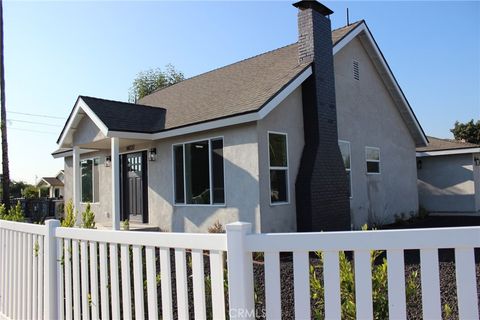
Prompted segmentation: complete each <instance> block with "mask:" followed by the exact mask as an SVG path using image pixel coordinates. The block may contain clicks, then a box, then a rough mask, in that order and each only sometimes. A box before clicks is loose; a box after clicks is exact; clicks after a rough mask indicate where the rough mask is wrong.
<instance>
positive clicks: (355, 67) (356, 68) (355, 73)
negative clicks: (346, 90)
mask: <svg viewBox="0 0 480 320" xmlns="http://www.w3.org/2000/svg"><path fill="white" fill-rule="evenodd" d="M353 78H354V79H355V80H360V70H359V64H358V61H357V60H353Z"/></svg>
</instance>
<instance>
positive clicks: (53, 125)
mask: <svg viewBox="0 0 480 320" xmlns="http://www.w3.org/2000/svg"><path fill="white" fill-rule="evenodd" d="M8 121H14V122H22V123H30V124H39V125H42V126H50V127H57V128H59V127H61V126H60V125H57V124H52V123H45V122H35V121H27V120H17V119H7V122H8Z"/></svg>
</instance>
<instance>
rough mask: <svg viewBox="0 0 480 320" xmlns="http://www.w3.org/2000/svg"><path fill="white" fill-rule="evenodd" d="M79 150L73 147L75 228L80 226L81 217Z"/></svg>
mask: <svg viewBox="0 0 480 320" xmlns="http://www.w3.org/2000/svg"><path fill="white" fill-rule="evenodd" d="M80 181H81V177H80V148H79V147H78V146H74V147H73V205H74V206H75V212H76V222H75V225H76V226H80V223H81V216H80V212H81V210H80V199H81V193H80V186H81V185H80Z"/></svg>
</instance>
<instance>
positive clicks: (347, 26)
mask: <svg viewBox="0 0 480 320" xmlns="http://www.w3.org/2000/svg"><path fill="white" fill-rule="evenodd" d="M362 22H365V19H360V20H357V21H355V22H352V23H350V24H347V25H346V26H343V27H340V28H336V29H332V32H334V31H338V30H341V29H345V28H349V27H351V26H353V25H356V24H360V23H362Z"/></svg>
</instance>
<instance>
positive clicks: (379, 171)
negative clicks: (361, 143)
mask: <svg viewBox="0 0 480 320" xmlns="http://www.w3.org/2000/svg"><path fill="white" fill-rule="evenodd" d="M368 149H370V150H378V160H368V158H367V150H368ZM381 160H382V157H381V155H380V148H379V147H370V146H365V170H366V173H367V175H379V174H382V166H381ZM368 162H377V163H378V172H368Z"/></svg>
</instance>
